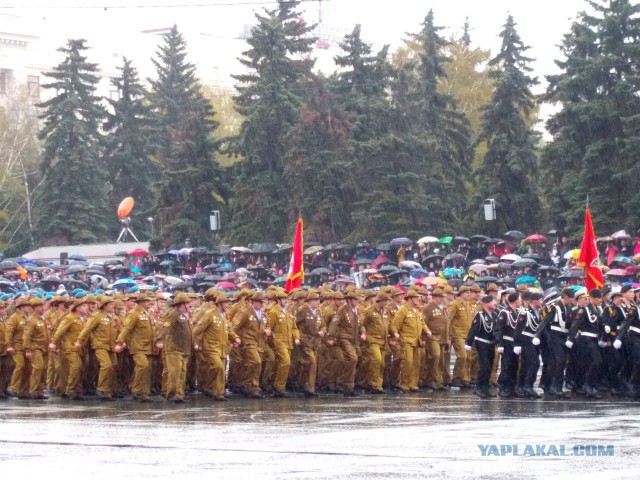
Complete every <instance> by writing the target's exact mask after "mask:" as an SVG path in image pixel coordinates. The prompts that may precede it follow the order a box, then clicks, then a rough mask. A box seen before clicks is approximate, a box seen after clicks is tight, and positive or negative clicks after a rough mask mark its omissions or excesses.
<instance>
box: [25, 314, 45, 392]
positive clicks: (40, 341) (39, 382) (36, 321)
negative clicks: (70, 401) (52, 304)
mask: <svg viewBox="0 0 640 480" xmlns="http://www.w3.org/2000/svg"><path fill="white" fill-rule="evenodd" d="M23 346H24V351H25V353H31V360H29V363H30V364H31V379H30V381H29V394H30V395H33V396H38V395H42V394H43V393H44V387H45V381H46V370H45V368H46V365H47V352H48V351H49V330H48V329H47V323H46V322H45V319H44V316H42V317H40V316H38V315H36V314H35V313H32V314H31V315H29V319H28V320H27V325H26V327H25V329H24V337H23Z"/></svg>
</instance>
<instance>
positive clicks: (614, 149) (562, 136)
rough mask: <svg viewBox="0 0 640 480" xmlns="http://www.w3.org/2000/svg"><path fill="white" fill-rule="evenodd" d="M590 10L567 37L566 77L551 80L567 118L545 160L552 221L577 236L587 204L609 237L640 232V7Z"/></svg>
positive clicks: (608, 4)
mask: <svg viewBox="0 0 640 480" xmlns="http://www.w3.org/2000/svg"><path fill="white" fill-rule="evenodd" d="M588 3H589V5H590V7H591V9H592V10H593V12H592V13H587V12H582V13H581V14H580V15H579V17H578V19H577V20H576V21H575V22H574V23H573V25H572V26H571V31H570V32H569V33H568V34H567V35H565V38H564V41H563V44H562V51H563V53H564V55H565V59H564V60H563V61H558V62H556V63H557V64H558V66H560V68H562V70H563V72H562V73H561V74H559V75H553V76H549V77H548V80H549V88H548V90H547V99H548V100H549V101H553V102H559V103H560V104H561V105H562V110H561V111H560V112H559V113H557V114H556V115H554V116H553V117H551V118H550V120H549V121H548V124H547V127H548V129H549V131H550V133H551V134H552V135H553V141H552V142H551V143H550V144H549V145H548V146H547V148H546V149H545V151H544V155H543V157H542V161H543V166H544V172H545V182H544V184H545V187H546V188H545V193H546V196H547V197H548V198H549V202H548V212H549V213H548V216H549V217H550V218H551V219H552V220H553V221H554V223H555V224H556V226H558V227H560V228H564V227H565V225H566V228H567V230H568V231H569V232H570V233H573V234H576V235H577V234H578V233H579V232H580V231H581V225H582V218H583V214H582V212H583V210H584V206H585V204H586V202H587V199H588V200H589V203H590V206H591V211H592V213H593V218H594V224H595V225H597V228H598V229H601V230H602V231H605V232H607V231H613V230H617V229H619V228H622V227H624V226H631V225H634V226H638V225H639V224H640V223H639V222H640V216H639V215H638V209H639V208H640V196H639V195H638V189H637V185H636V182H635V179H636V178H637V174H638V173H640V172H639V170H640V168H639V167H638V160H637V158H638V157H637V148H636V147H637V145H639V144H640V141H638V140H637V139H638V137H640V130H639V129H638V118H639V117H638V115H640V101H639V98H638V93H639V92H638V90H639V88H640V78H639V77H638V65H640V51H639V50H638V48H637V45H638V42H639V41H640V19H639V18H638V13H639V12H640V6H638V5H632V4H631V3H630V2H629V1H627V0H609V1H597V2H596V1H593V2H588ZM559 172H570V173H569V174H566V175H563V174H559Z"/></svg>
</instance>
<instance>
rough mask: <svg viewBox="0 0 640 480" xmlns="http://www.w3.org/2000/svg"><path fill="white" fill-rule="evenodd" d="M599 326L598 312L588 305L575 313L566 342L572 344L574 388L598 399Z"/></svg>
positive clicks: (599, 369) (600, 355)
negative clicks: (573, 352) (574, 362)
mask: <svg viewBox="0 0 640 480" xmlns="http://www.w3.org/2000/svg"><path fill="white" fill-rule="evenodd" d="M600 324H601V321H600V317H599V314H598V310H597V309H596V308H595V307H594V306H593V305H592V304H591V303H589V304H587V306H586V307H583V308H579V309H578V311H577V312H576V314H575V318H574V320H573V323H572V325H571V329H570V331H569V336H568V337H567V342H573V343H574V345H573V347H572V348H573V349H574V350H575V357H574V358H575V361H576V365H575V377H576V378H575V380H576V387H577V388H578V389H579V391H580V392H581V393H586V394H587V396H589V397H592V398H599V395H598V393H597V391H596V385H597V384H598V378H599V376H600V373H601V372H602V354H601V353H600V348H599V347H598V338H599V336H600ZM567 346H569V345H567Z"/></svg>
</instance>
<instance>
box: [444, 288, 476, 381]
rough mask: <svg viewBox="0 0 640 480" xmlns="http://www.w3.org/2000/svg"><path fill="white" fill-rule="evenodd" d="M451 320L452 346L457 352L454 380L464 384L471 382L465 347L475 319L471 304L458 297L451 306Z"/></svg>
mask: <svg viewBox="0 0 640 480" xmlns="http://www.w3.org/2000/svg"><path fill="white" fill-rule="evenodd" d="M449 311H450V315H451V316H450V320H449V332H450V334H451V347H452V348H453V350H454V351H455V353H456V363H455V364H454V366H453V377H452V381H456V380H457V381H459V382H461V383H463V384H465V383H469V381H470V380H471V378H470V376H469V362H468V355H467V351H466V350H465V349H464V342H465V341H466V339H467V334H468V333H469V328H471V320H473V315H472V308H471V306H470V305H469V304H468V303H467V302H465V301H464V300H462V298H457V299H455V300H454V301H453V302H451V305H450V306H449Z"/></svg>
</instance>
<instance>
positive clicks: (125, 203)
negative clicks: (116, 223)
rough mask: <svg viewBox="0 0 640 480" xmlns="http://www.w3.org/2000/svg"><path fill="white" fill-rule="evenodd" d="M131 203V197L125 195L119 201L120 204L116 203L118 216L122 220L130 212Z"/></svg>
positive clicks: (132, 202) (131, 208)
mask: <svg viewBox="0 0 640 480" xmlns="http://www.w3.org/2000/svg"><path fill="white" fill-rule="evenodd" d="M133 205H134V201H133V197H127V198H125V199H124V200H122V201H121V202H120V205H118V218H119V219H120V220H124V219H125V218H127V217H128V216H129V214H130V213H131V210H133Z"/></svg>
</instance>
